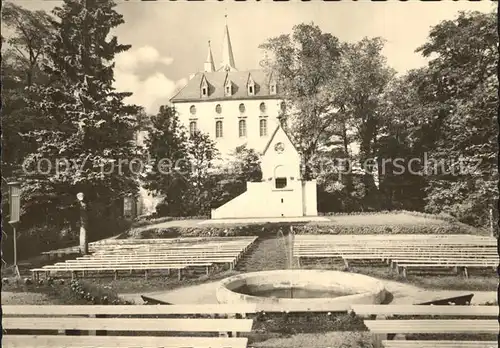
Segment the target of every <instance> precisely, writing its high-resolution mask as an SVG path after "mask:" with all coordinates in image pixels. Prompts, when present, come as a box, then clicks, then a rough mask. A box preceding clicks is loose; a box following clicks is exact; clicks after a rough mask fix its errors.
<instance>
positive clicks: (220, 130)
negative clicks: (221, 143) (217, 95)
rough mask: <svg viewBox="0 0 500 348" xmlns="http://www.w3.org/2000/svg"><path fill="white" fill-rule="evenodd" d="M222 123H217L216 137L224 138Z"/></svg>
mask: <svg viewBox="0 0 500 348" xmlns="http://www.w3.org/2000/svg"><path fill="white" fill-rule="evenodd" d="M222 135H223V134H222V121H217V122H215V137H216V138H222Z"/></svg>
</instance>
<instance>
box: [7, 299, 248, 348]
mask: <svg viewBox="0 0 500 348" xmlns="http://www.w3.org/2000/svg"><path fill="white" fill-rule="evenodd" d="M2 311H3V320H2V328H3V330H4V336H3V338H2V340H3V342H4V343H5V344H6V346H7V347H19V348H21V347H23V348H27V347H30V348H31V347H37V348H38V347H47V348H48V347H51V348H52V347H60V348H62V347H65V348H68V347H75V348H77V347H165V348H166V347H200V348H202V347H203V348H209V347H220V348H229V347H235V348H236V347H237V348H240V347H241V348H243V347H246V343H247V339H246V338H238V337H237V336H238V334H239V333H241V332H250V331H251V329H252V320H250V319H229V318H225V319H213V318H208V319H198V318H195V319H187V318H155V317H154V316H158V315H168V314H176V315H177V314H225V315H228V314H231V313H233V314H242V315H246V314H247V313H253V312H255V306H252V305H250V306H246V305H245V306H233V305H187V306H185V305H172V306H143V305H137V306H4V307H3V308H2ZM123 315H126V316H128V317H125V318H124V317H120V316H123ZM102 316H105V317H102ZM134 316H148V317H147V318H144V317H141V318H134ZM42 318H43V319H42ZM11 330H29V331H30V333H29V334H27V335H23V334H19V333H17V332H14V333H13V334H12V335H10V334H9V331H11ZM36 330H51V331H57V332H59V335H35V332H36ZM66 330H76V331H79V332H80V334H81V335H79V336H64V335H62V334H65V333H66ZM98 330H105V331H114V332H126V333H127V334H129V336H122V335H119V336H116V334H115V335H113V334H112V333H109V332H106V334H108V335H104V336H96V335H97V331H98ZM86 332H88V333H89V335H86ZM155 332H172V333H174V332H175V333H180V334H175V335H180V336H182V334H184V335H186V334H187V333H190V332H193V333H194V332H197V333H219V335H222V336H225V337H161V336H155V334H154V333H155ZM137 333H148V335H147V336H140V335H139V336H136V334H137ZM131 335H134V336H136V337H134V336H131Z"/></svg>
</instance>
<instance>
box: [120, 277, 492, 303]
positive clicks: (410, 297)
mask: <svg viewBox="0 0 500 348" xmlns="http://www.w3.org/2000/svg"><path fill="white" fill-rule="evenodd" d="M218 283H219V281H215V282H210V283H205V284H201V285H193V286H186V287H182V288H179V289H175V290H169V291H156V292H150V293H141V294H121V295H120V296H121V297H123V298H125V299H126V300H129V301H134V302H136V303H138V304H141V303H143V301H142V299H141V297H140V295H146V296H151V297H153V298H156V299H158V300H162V301H166V302H170V303H174V304H190V303H191V304H211V303H217V298H216V296H215V290H216V288H217V285H218ZM384 283H385V286H386V289H387V290H388V291H389V292H391V293H392V295H393V296H394V299H393V301H392V304H414V303H419V302H427V301H432V300H435V299H439V298H445V297H452V296H459V295H464V294H468V293H473V294H474V297H473V298H472V304H482V303H485V302H493V301H495V300H496V299H497V293H496V292H494V291H457V290H426V289H422V288H419V287H416V286H414V285H410V284H404V283H399V282H395V281H384Z"/></svg>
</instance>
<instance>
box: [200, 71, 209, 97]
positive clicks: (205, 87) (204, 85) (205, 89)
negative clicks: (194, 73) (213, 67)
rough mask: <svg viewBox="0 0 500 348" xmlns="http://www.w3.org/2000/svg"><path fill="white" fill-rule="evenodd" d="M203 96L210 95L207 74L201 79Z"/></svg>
mask: <svg viewBox="0 0 500 348" xmlns="http://www.w3.org/2000/svg"><path fill="white" fill-rule="evenodd" d="M201 96H202V98H206V97H208V81H207V78H206V77H205V75H203V78H202V79H201Z"/></svg>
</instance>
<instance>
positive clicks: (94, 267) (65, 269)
mask: <svg viewBox="0 0 500 348" xmlns="http://www.w3.org/2000/svg"><path fill="white" fill-rule="evenodd" d="M207 265H208V266H210V265H211V264H207ZM186 268H187V265H185V264H166V265H160V266H158V265H134V266H127V265H118V266H107V265H104V266H102V267H98V266H97V265H92V266H89V267H84V266H74V267H63V266H57V267H51V266H45V267H44V268H34V269H31V273H32V277H33V279H34V280H39V279H40V273H45V276H46V277H47V276H48V274H49V273H50V272H71V278H72V279H73V278H75V277H76V275H77V274H76V272H85V271H113V272H114V274H115V279H116V278H117V272H118V271H129V272H130V271H134V270H143V271H144V272H145V273H144V276H145V277H146V278H147V276H148V274H147V271H154V270H166V271H171V270H177V271H178V274H179V276H178V277H179V279H180V278H181V276H182V270H183V269H186Z"/></svg>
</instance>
